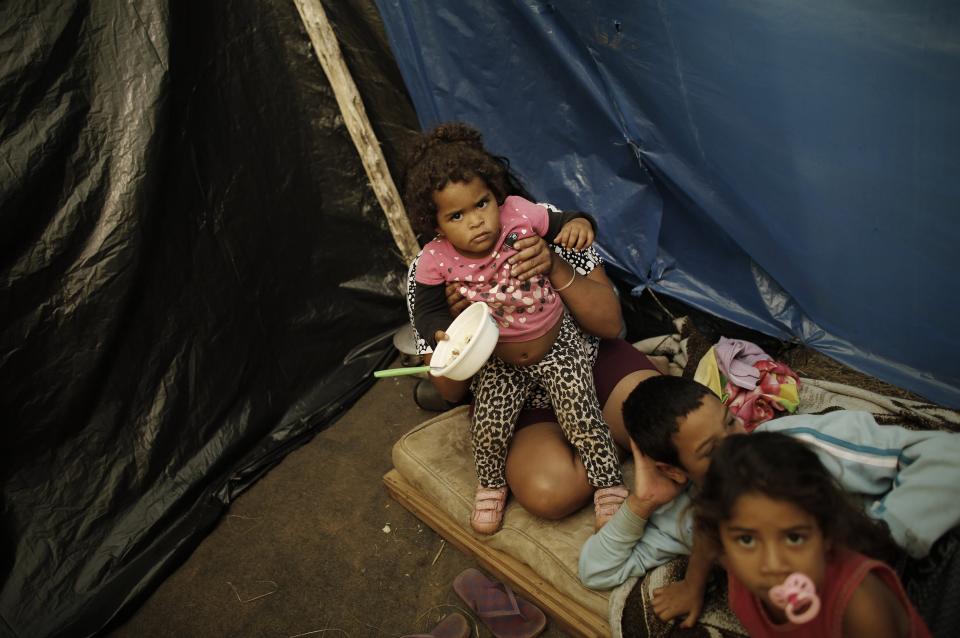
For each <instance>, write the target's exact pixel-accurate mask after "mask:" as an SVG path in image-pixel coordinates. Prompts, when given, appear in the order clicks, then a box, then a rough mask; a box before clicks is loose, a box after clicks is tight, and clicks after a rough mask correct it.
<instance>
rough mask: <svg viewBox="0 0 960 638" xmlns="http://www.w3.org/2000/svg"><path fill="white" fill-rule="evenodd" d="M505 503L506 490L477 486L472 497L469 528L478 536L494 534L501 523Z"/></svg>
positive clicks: (504, 488) (503, 488)
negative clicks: (471, 513)
mask: <svg viewBox="0 0 960 638" xmlns="http://www.w3.org/2000/svg"><path fill="white" fill-rule="evenodd" d="M506 503H507V488H506V487H495V488H488V487H483V486H479V487H477V493H476V495H475V496H474V497H473V515H472V516H471V517H470V527H472V528H473V531H475V532H477V533H478V534H495V533H496V531H497V530H498V529H500V525H501V524H502V523H503V508H504V506H505V505H506Z"/></svg>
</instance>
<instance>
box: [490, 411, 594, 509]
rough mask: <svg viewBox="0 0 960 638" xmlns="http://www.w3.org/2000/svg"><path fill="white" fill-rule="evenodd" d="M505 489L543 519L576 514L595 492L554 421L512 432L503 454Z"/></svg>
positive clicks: (573, 450) (578, 457)
mask: <svg viewBox="0 0 960 638" xmlns="http://www.w3.org/2000/svg"><path fill="white" fill-rule="evenodd" d="M507 485H509V486H510V491H511V492H512V493H513V496H514V498H515V499H517V501H518V502H519V503H520V504H521V505H522V506H523V508H524V509H525V510H527V511H528V512H530V513H531V514H533V515H534V516H539V517H540V518H547V519H559V518H563V517H565V516H567V515H569V514H572V513H573V512H575V511H577V510H578V509H580V508H581V507H583V506H584V505H586V504H587V503H588V502H590V500H591V499H592V498H593V491H594V489H595V488H594V487H593V486H592V485H590V482H589V481H588V480H587V470H586V468H584V466H583V462H582V461H581V460H580V456H579V455H578V454H577V451H576V449H574V447H573V446H572V445H570V443H569V442H568V441H567V439H566V437H565V436H564V435H563V431H562V430H561V429H560V425H559V424H558V423H557V422H556V420H553V421H546V422H540V423H532V424H530V425H527V426H525V427H523V428H520V429H518V430H516V431H515V432H514V434H513V440H512V441H511V442H510V449H509V450H508V452H507Z"/></svg>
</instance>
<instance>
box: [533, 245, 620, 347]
mask: <svg viewBox="0 0 960 638" xmlns="http://www.w3.org/2000/svg"><path fill="white" fill-rule="evenodd" d="M549 276H550V282H551V283H552V284H553V286H554V290H556V289H557V288H563V290H560V291H559V295H560V298H561V299H563V303H564V304H566V306H567V309H568V310H569V311H570V314H571V315H573V318H574V319H576V320H577V323H578V324H580V327H581V328H583V329H584V330H586V331H587V332H589V333H590V334H592V335H595V336H597V337H601V338H604V339H614V338H616V337H619V336H620V333H621V331H622V329H623V315H622V314H621V313H620V300H619V299H618V298H617V293H616V291H615V290H614V288H613V282H611V281H610V279H609V278H608V277H607V273H605V272H604V271H603V266H597V267H596V268H594V269H593V270H591V271H590V272H589V273H588V274H587V275H586V276H583V275H580V274H578V273H577V271H576V270H574V269H573V266H571V265H570V264H568V263H567V262H565V261H564V260H563V259H562V258H561V257H560V256H559V255H557V254H556V253H553V264H552V266H551V268H550V273H549ZM568 284H569V285H568Z"/></svg>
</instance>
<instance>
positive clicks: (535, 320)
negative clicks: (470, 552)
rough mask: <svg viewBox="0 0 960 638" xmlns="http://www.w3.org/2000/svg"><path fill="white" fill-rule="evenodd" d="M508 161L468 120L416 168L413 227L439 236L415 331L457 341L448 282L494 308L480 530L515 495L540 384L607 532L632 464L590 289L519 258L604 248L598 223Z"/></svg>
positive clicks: (431, 246)
mask: <svg viewBox="0 0 960 638" xmlns="http://www.w3.org/2000/svg"><path fill="white" fill-rule="evenodd" d="M518 190H519V191H522V189H519V188H518V185H517V184H516V182H515V181H514V180H513V179H512V176H511V174H510V172H509V170H508V169H507V167H506V165H505V162H504V161H503V160H501V159H500V158H496V157H494V156H493V155H491V154H490V153H489V152H487V151H486V149H485V148H484V147H483V143H482V140H481V137H480V134H479V133H478V132H477V131H476V130H474V129H472V128H470V127H468V126H466V125H464V124H456V123H454V124H446V125H441V126H439V127H437V128H436V129H434V130H433V131H431V132H430V133H428V134H427V135H426V136H425V137H424V138H423V140H422V141H421V143H420V144H419V145H418V147H417V148H416V149H415V151H414V153H413V156H412V158H411V161H410V162H409V165H408V169H407V176H406V183H405V194H404V200H405V203H406V205H407V212H408V215H409V216H410V218H411V221H412V222H413V223H414V225H415V226H418V227H419V228H420V229H421V230H424V229H430V230H431V231H433V232H435V233H436V236H435V237H434V238H433V239H432V240H431V241H430V242H428V243H427V244H426V245H425V246H424V248H423V251H422V252H421V254H420V256H419V259H418V263H417V266H416V274H415V280H416V283H417V286H416V289H415V293H414V295H415V303H414V304H413V308H414V311H413V322H414V327H415V329H416V331H417V333H419V335H421V337H422V338H424V339H426V340H427V341H428V342H429V344H430V345H431V346H435V345H436V342H437V341H438V340H442V339H446V338H447V335H446V333H445V332H444V328H445V327H446V326H448V325H449V323H450V315H449V311H448V309H447V293H446V290H447V285H448V284H450V283H455V284H456V288H457V291H458V292H459V294H460V295H462V296H463V297H464V298H466V299H467V300H468V301H469V302H471V303H476V302H484V303H486V304H487V306H488V307H489V308H490V310H491V313H492V316H493V318H494V319H495V320H496V322H497V324H498V326H499V329H500V337H499V341H498V343H497V346H496V348H495V350H494V353H493V355H492V356H491V357H490V359H489V360H488V361H487V363H486V364H485V365H484V367H483V368H482V369H481V370H480V371H479V372H478V373H477V374H476V375H475V377H474V381H473V386H472V389H473V392H474V398H475V405H474V411H473V422H472V429H471V435H472V442H473V448H474V457H475V462H476V468H477V477H478V482H479V487H478V488H477V492H476V497H475V501H474V510H473V514H472V516H471V526H472V527H473V529H474V530H475V531H477V532H478V533H483V534H492V533H494V532H496V531H497V530H498V529H499V528H500V525H501V523H502V519H503V508H504V505H505V502H506V498H507V480H506V471H505V460H506V456H507V451H508V447H509V445H510V440H511V438H512V436H513V431H514V425H515V423H516V420H517V417H518V415H519V413H520V410H521V408H522V407H523V405H524V401H525V399H526V397H527V395H528V393H530V392H531V390H532V389H533V388H534V387H535V386H539V387H543V388H545V389H546V391H547V393H548V394H549V397H550V402H551V404H552V405H553V407H554V409H555V411H556V414H557V417H558V420H559V423H560V426H561V428H562V430H563V433H564V435H565V437H566V438H567V440H569V441H570V443H571V444H572V445H573V446H574V447H575V448H576V449H577V451H578V452H579V454H580V457H581V459H582V460H583V464H584V466H585V468H586V472H587V478H588V480H589V482H590V484H591V485H592V486H594V487H595V488H597V491H596V492H595V494H594V503H595V505H596V506H597V508H596V521H595V522H596V525H597V526H598V527H599V526H600V525H602V524H603V523H604V522H606V521H607V520H609V519H610V518H611V517H612V516H613V514H614V513H615V512H616V510H617V508H619V506H620V504H621V503H622V502H623V500H624V498H626V495H627V491H626V488H625V487H624V486H623V478H622V475H621V470H620V462H619V459H618V458H617V452H616V448H615V446H614V443H613V439H612V438H611V435H610V430H609V428H608V426H607V424H606V423H605V422H604V419H603V416H602V413H601V409H600V405H599V402H598V400H597V393H596V389H595V386H594V380H593V376H592V375H593V372H592V365H593V362H592V361H591V360H590V358H589V357H588V356H587V352H586V349H585V347H584V343H583V339H582V338H581V334H580V331H579V328H578V327H577V325H576V323H575V322H574V320H573V318H572V317H571V316H570V314H569V313H568V312H566V309H565V307H564V303H563V300H562V298H561V293H562V292H564V291H566V290H569V289H571V288H572V287H574V286H576V285H577V284H578V274H577V272H576V270H573V271H571V272H572V274H571V275H569V276H568V277H565V278H564V280H563V281H559V282H556V281H552V280H551V277H550V276H549V275H538V276H535V277H531V278H524V279H521V278H519V277H518V276H516V273H515V267H514V263H513V262H512V261H511V258H512V257H514V256H516V255H517V252H518V251H517V249H516V248H515V247H514V244H515V243H516V242H518V241H520V240H522V239H525V238H530V237H535V236H539V237H543V238H544V239H546V240H547V241H552V242H553V243H555V244H558V245H560V246H563V247H565V248H567V249H574V250H583V249H584V248H587V247H588V246H590V245H591V244H592V243H593V239H594V234H595V228H594V223H593V220H592V219H590V217H589V216H587V215H586V214H583V213H561V212H559V211H556V210H551V209H548V208H547V207H546V206H543V205H539V204H535V203H533V202H531V201H529V200H528V199H527V198H525V197H522V196H520V195H517V194H513V193H516V192H517V191H518Z"/></svg>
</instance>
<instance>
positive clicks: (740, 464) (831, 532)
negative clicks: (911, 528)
mask: <svg viewBox="0 0 960 638" xmlns="http://www.w3.org/2000/svg"><path fill="white" fill-rule="evenodd" d="M749 493H755V494H763V495H764V496H767V497H768V498H771V499H774V500H778V501H786V502H788V503H792V504H794V505H796V506H797V507H799V508H801V509H803V510H805V511H807V512H809V513H810V514H811V515H812V516H813V517H814V519H816V521H817V525H819V527H820V530H821V531H822V532H823V535H824V537H825V538H828V539H830V540H832V541H833V542H834V543H836V544H839V545H841V546H843V547H846V548H848V549H851V550H853V551H858V552H861V553H863V554H866V555H868V556H871V557H873V558H876V559H878V560H882V561H886V562H887V563H889V564H891V565H894V564H896V562H897V561H898V560H899V559H900V558H901V557H902V553H901V551H900V549H899V548H898V547H897V545H896V544H895V543H894V542H893V539H892V538H891V537H890V530H889V528H888V527H887V525H886V523H884V522H883V521H879V520H875V519H873V518H870V517H869V516H867V514H866V512H864V510H863V506H862V505H861V504H859V503H857V502H856V501H855V500H854V497H853V496H852V495H850V494H848V493H847V492H846V490H844V489H843V487H842V486H841V485H840V484H839V483H838V482H837V480H836V479H835V478H834V477H833V475H831V474H830V472H828V471H827V468H826V467H824V465H823V463H821V461H820V457H819V456H817V453H816V452H814V451H813V450H812V449H811V448H810V447H809V446H807V445H806V444H805V443H803V442H802V441H800V440H798V439H795V438H793V437H791V436H787V435H786V434H782V433H780V432H754V433H752V434H742V435H738V436H728V437H726V438H725V439H724V440H723V442H722V443H721V444H720V445H719V446H717V449H716V450H715V451H714V453H713V454H712V455H711V456H710V469H709V470H707V475H706V477H705V478H704V481H703V487H702V488H701V489H700V490H699V491H698V493H697V494H696V495H695V496H694V498H693V507H694V512H695V525H696V528H697V529H698V530H699V531H702V532H703V533H704V534H705V535H706V536H707V537H708V538H710V539H712V540H713V541H714V542H716V543H717V544H718V545H719V543H720V535H719V528H720V523H721V522H722V521H726V520H729V519H730V516H731V513H732V511H733V508H734V506H735V505H736V502H737V500H738V499H739V498H740V497H741V496H743V495H744V494H749Z"/></svg>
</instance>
